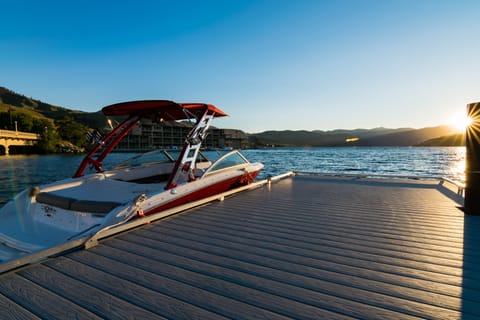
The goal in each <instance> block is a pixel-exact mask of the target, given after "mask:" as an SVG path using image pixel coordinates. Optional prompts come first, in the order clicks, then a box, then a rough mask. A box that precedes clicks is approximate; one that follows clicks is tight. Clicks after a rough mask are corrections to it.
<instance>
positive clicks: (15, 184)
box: [0, 147, 465, 205]
mask: <svg viewBox="0 0 480 320" xmlns="http://www.w3.org/2000/svg"><path fill="white" fill-rule="evenodd" d="M243 153H244V154H245V155H246V156H247V158H248V159H249V160H250V161H260V162H262V163H264V164H265V169H264V170H263V172H262V174H261V175H260V177H259V178H265V177H267V176H270V175H277V174H281V173H284V172H287V171H290V170H296V171H317V172H329V173H362V174H388V175H402V176H432V177H448V178H450V179H453V180H457V181H464V180H465V174H464V170H465V148H463V147H459V148H381V147H375V148H365V147H362V148H355V147H353V148H281V149H280V148H279V149H261V150H245V151H243ZM130 156H132V154H125V153H114V154H111V155H110V156H109V157H107V159H106V160H105V163H104V164H105V168H109V166H110V165H112V164H115V163H117V162H119V161H121V160H123V159H126V158H128V157H130ZM207 156H209V158H211V159H212V156H214V154H213V153H211V152H210V154H207ZM82 158H83V156H75V155H51V156H8V157H6V156H0V205H1V204H3V203H5V202H7V201H8V200H9V199H11V198H12V197H13V196H14V195H15V194H17V193H18V192H20V191H21V190H23V189H25V188H26V187H28V186H32V185H39V184H44V183H48V182H53V181H56V180H60V179H64V178H68V177H71V176H72V175H73V173H74V172H75V170H76V168H77V166H78V165H79V164H80V162H81V160H82ZM212 160H213V159H212Z"/></svg>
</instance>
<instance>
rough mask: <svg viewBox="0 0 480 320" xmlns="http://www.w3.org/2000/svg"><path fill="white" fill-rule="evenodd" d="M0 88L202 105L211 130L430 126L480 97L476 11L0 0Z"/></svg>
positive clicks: (336, 4) (85, 106) (272, 1)
mask: <svg viewBox="0 0 480 320" xmlns="http://www.w3.org/2000/svg"><path fill="white" fill-rule="evenodd" d="M0 8H1V18H0V86H4V87H7V88H9V89H11V90H14V91H16V92H19V93H22V94H25V95H27V96H29V97H33V98H36V99H40V100H42V101H44V102H48V103H52V104H55V105H60V106H64V107H67V108H72V109H78V110H83V111H97V110H99V109H100V108H101V107H103V106H105V105H108V104H112V103H115V102H120V101H125V100H137V99H170V100H175V101H178V102H190V101H198V102H208V103H213V104H215V105H217V106H218V107H219V108H221V109H223V110H224V111H225V112H227V113H229V114H230V115H231V117H229V118H226V119H219V120H218V121H217V122H216V123H215V124H216V125H217V126H220V127H230V128H238V129H242V130H245V131H247V132H252V133H253V132H260V131H264V130H272V129H279V130H281V129H292V130H300V129H304V130H317V129H318V130H328V129H335V128H344V129H354V128H373V127H380V126H384V127H391V128H397V127H416V128H420V127H425V126H433V125H438V124H445V123H448V122H449V118H451V117H452V115H453V114H454V113H456V112H463V111H464V110H465V106H466V104H467V103H469V102H475V101H480V21H479V18H478V17H479V15H480V1H476V0H473V1H455V0H452V1H442V0H399V1H395V0H385V1H381V0H374V1H362V0H345V1H344V0H337V1H321V0H312V1H307V0H291V1H286V0H265V1H263V0H256V1H249V0H243V1H236V0H218V1H200V0H196V1H170V0H169V1H160V0H158V1H155V0H152V1H142V0H136V1H121V0H116V1H96V0H90V1H88V0H77V1H64V0H62V1H48V0H45V1H33V0H32V1H23V0H16V1H1V4H0Z"/></svg>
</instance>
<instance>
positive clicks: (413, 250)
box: [0, 174, 480, 319]
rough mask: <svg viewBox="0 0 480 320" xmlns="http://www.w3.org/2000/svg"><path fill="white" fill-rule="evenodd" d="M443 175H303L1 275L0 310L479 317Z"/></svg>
mask: <svg viewBox="0 0 480 320" xmlns="http://www.w3.org/2000/svg"><path fill="white" fill-rule="evenodd" d="M461 206H462V198H461V197H460V196H459V193H458V192H456V190H455V188H451V187H450V186H448V183H446V182H445V181H438V180H435V181H434V180H432V181H424V180H399V179H390V178H383V179H377V178H369V177H360V176H357V177H326V176H311V175H301V174H298V175H296V176H292V177H287V178H283V179H281V180H278V181H277V182H274V183H271V184H269V183H266V184H263V185H260V186H257V187H256V188H254V189H253V190H249V191H247V192H242V193H238V194H235V195H232V196H230V197H227V198H226V199H225V201H214V202H212V203H210V204H208V205H204V206H200V207H196V208H193V209H190V210H187V211H183V212H182V213H179V214H176V215H174V216H170V217H167V218H164V219H162V220H158V221H154V222H151V223H150V224H147V225H144V226H142V227H140V228H135V229H131V230H129V231H125V232H122V233H119V234H116V235H113V236H110V237H108V238H105V239H103V240H99V241H98V243H92V244H91V247H90V248H89V249H88V250H75V251H71V252H67V253H63V254H61V255H58V256H55V257H50V258H48V259H45V260H43V261H40V262H37V263H33V264H31V265H28V266H24V267H20V268H17V269H15V270H10V271H7V272H5V273H3V274H2V275H0V310H1V318H2V319H70V318H78V319H103V318H109V319H288V318H294V319H353V318H357V319H358V318H361V319H479V318H480V272H479V271H480V250H479V249H480V216H471V215H466V214H464V212H463V211H461V209H460V207H461Z"/></svg>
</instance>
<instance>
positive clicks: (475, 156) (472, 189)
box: [464, 102, 480, 215]
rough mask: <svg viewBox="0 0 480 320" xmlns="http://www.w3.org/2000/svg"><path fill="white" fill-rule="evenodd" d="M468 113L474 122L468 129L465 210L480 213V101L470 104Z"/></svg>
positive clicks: (468, 212)
mask: <svg viewBox="0 0 480 320" xmlns="http://www.w3.org/2000/svg"><path fill="white" fill-rule="evenodd" d="M467 115H468V117H469V118H470V119H471V120H472V122H471V124H470V125H469V126H468V127H467V129H466V142H465V143H466V164H465V178H466V186H465V202H464V210H465V212H466V213H467V214H475V215H480V102H475V103H470V104H468V105H467Z"/></svg>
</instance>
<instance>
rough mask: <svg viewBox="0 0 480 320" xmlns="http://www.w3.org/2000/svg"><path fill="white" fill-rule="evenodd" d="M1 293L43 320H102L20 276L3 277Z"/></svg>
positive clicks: (0, 285) (0, 286) (0, 287)
mask: <svg viewBox="0 0 480 320" xmlns="http://www.w3.org/2000/svg"><path fill="white" fill-rule="evenodd" d="M0 293H2V294H3V295H4V296H6V297H8V298H9V299H10V300H12V301H14V302H15V303H16V304H18V305H20V306H22V307H23V308H24V309H26V310H28V311H29V312H31V313H33V314H35V315H36V316H37V317H39V318H42V319H79V320H80V319H85V320H87V319H101V317H99V316H97V315H95V314H94V313H91V312H90V311H88V310H86V309H84V308H82V307H80V306H78V305H77V304H75V303H73V302H71V301H69V300H67V299H65V298H63V297H61V296H59V295H57V294H55V293H53V292H51V291H49V290H48V289H46V288H43V287H41V286H39V285H37V284H35V283H33V282H31V281H29V280H27V279H25V278H23V277H21V276H19V275H14V276H10V277H2V278H1V279H0ZM8 312H10V309H9V310H8Z"/></svg>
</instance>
